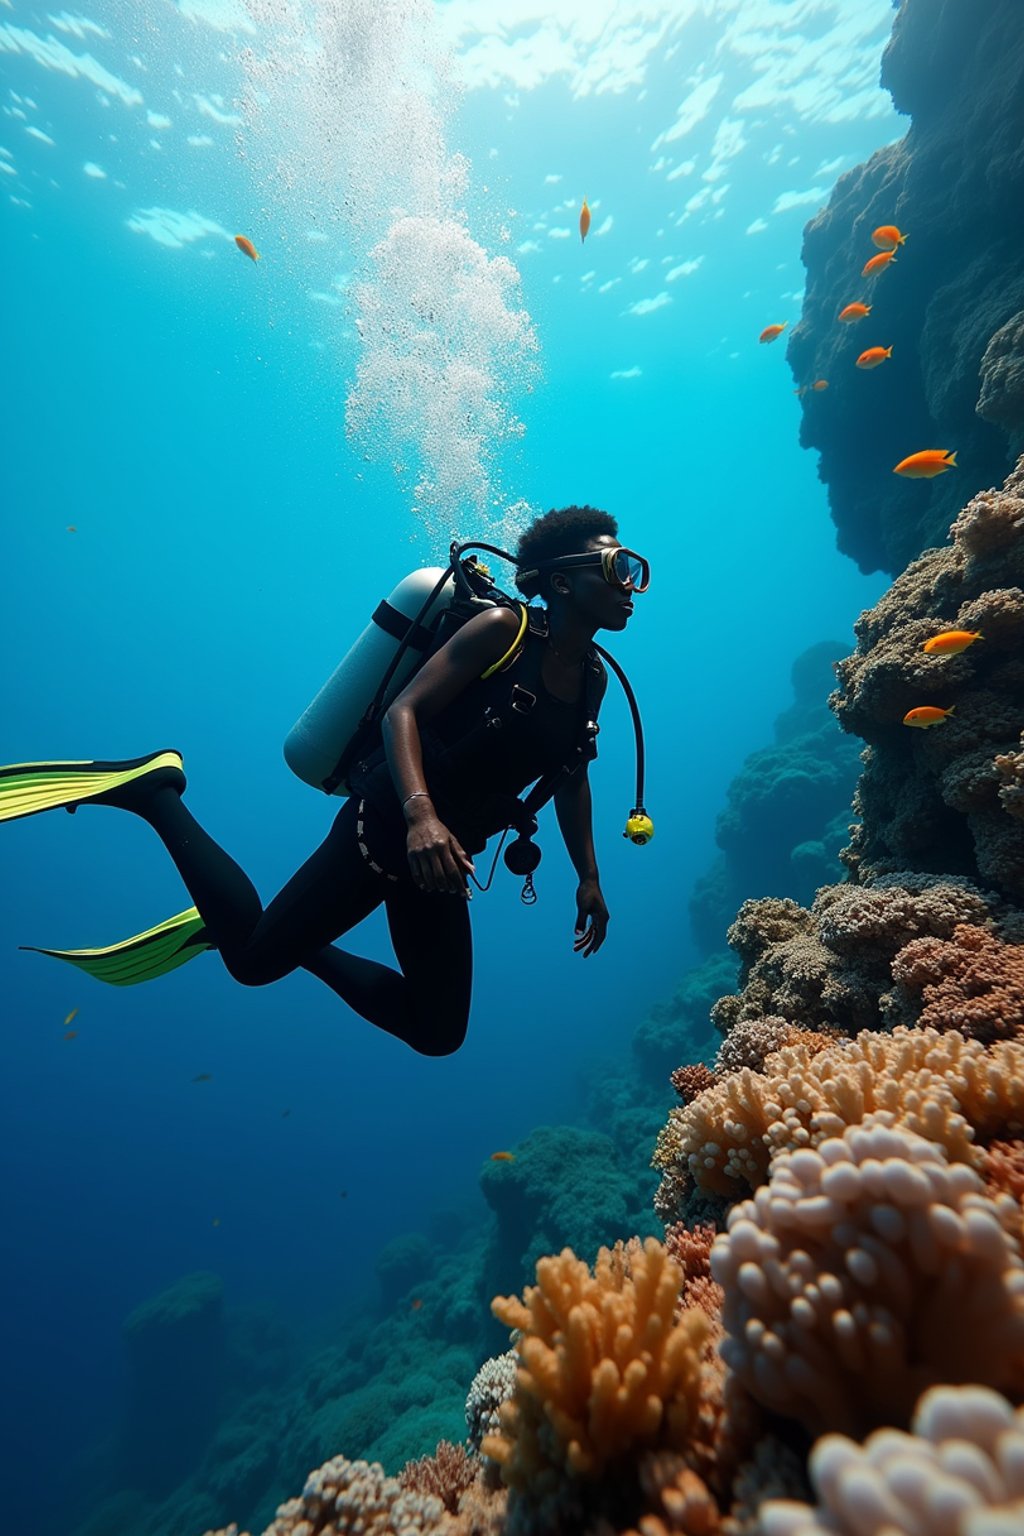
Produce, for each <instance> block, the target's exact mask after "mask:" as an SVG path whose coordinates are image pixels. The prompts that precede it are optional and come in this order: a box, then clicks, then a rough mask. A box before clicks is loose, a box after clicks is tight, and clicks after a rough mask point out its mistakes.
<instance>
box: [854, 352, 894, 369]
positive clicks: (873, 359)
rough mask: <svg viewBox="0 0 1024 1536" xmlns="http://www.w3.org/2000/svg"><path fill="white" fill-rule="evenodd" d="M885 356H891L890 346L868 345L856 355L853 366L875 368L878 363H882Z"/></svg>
mask: <svg viewBox="0 0 1024 1536" xmlns="http://www.w3.org/2000/svg"><path fill="white" fill-rule="evenodd" d="M887 357H892V347H868V349H867V351H866V352H862V353H861V355H860V357H858V359H857V362H856V364H855V366H856V367H857V368H877V367H878V365H879V363H884V362H885V360H886V358H887Z"/></svg>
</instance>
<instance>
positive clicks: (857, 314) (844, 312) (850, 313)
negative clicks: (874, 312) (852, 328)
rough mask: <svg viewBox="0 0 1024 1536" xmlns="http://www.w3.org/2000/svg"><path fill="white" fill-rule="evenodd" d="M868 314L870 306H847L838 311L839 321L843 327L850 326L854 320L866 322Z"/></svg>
mask: <svg viewBox="0 0 1024 1536" xmlns="http://www.w3.org/2000/svg"><path fill="white" fill-rule="evenodd" d="M870 313H871V305H870V304H847V306H846V308H845V309H841V310H840V311H839V319H840V320H841V321H842V322H843V324H844V325H852V324H853V323H854V321H856V320H866V319H867V317H868V315H870Z"/></svg>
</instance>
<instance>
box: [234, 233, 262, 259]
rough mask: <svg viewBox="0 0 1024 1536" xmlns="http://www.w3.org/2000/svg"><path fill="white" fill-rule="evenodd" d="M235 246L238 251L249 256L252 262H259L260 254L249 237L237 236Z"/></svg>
mask: <svg viewBox="0 0 1024 1536" xmlns="http://www.w3.org/2000/svg"><path fill="white" fill-rule="evenodd" d="M235 244H236V245H237V246H238V249H239V250H240V251H242V252H243V253H244V255H246V256H248V258H249V260H250V261H259V259H260V253H259V251H258V250H257V249H256V247H255V246H254V245H253V243H252V241H251V240H250V239H249V237H248V235H236V236H235Z"/></svg>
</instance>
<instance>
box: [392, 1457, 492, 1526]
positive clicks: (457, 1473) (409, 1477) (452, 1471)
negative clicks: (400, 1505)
mask: <svg viewBox="0 0 1024 1536" xmlns="http://www.w3.org/2000/svg"><path fill="white" fill-rule="evenodd" d="M478 1472H479V1464H478V1462H477V1460H476V1458H474V1457H473V1456H471V1455H470V1454H469V1452H468V1451H467V1450H466V1447H465V1446H464V1445H453V1444H452V1442H451V1441H450V1440H441V1441H440V1442H439V1443H438V1447H437V1449H436V1451H435V1452H434V1454H433V1456H421V1457H419V1458H418V1460H416V1461H407V1462H406V1464H405V1466H404V1467H403V1468H402V1470H401V1473H400V1474H399V1478H398V1481H399V1482H400V1483H401V1485H402V1487H403V1488H406V1489H408V1490H410V1491H411V1492H413V1493H426V1494H433V1496H434V1497H435V1498H437V1499H440V1500H441V1503H442V1504H443V1505H444V1507H445V1509H446V1510H447V1511H448V1513H449V1514H451V1515H453V1514H455V1512H456V1510H457V1509H458V1507H459V1499H460V1497H461V1496H462V1494H463V1493H464V1492H465V1490H466V1489H467V1488H468V1487H469V1485H470V1483H472V1482H473V1481H474V1480H475V1478H476V1476H477V1473H478Z"/></svg>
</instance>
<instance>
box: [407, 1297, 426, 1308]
mask: <svg viewBox="0 0 1024 1536" xmlns="http://www.w3.org/2000/svg"><path fill="white" fill-rule="evenodd" d="M422 1305H423V1297H422V1296H414V1297H413V1299H412V1301H411V1302H410V1303H409V1311H410V1312H418V1311H419V1309H420V1307H422Z"/></svg>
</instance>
